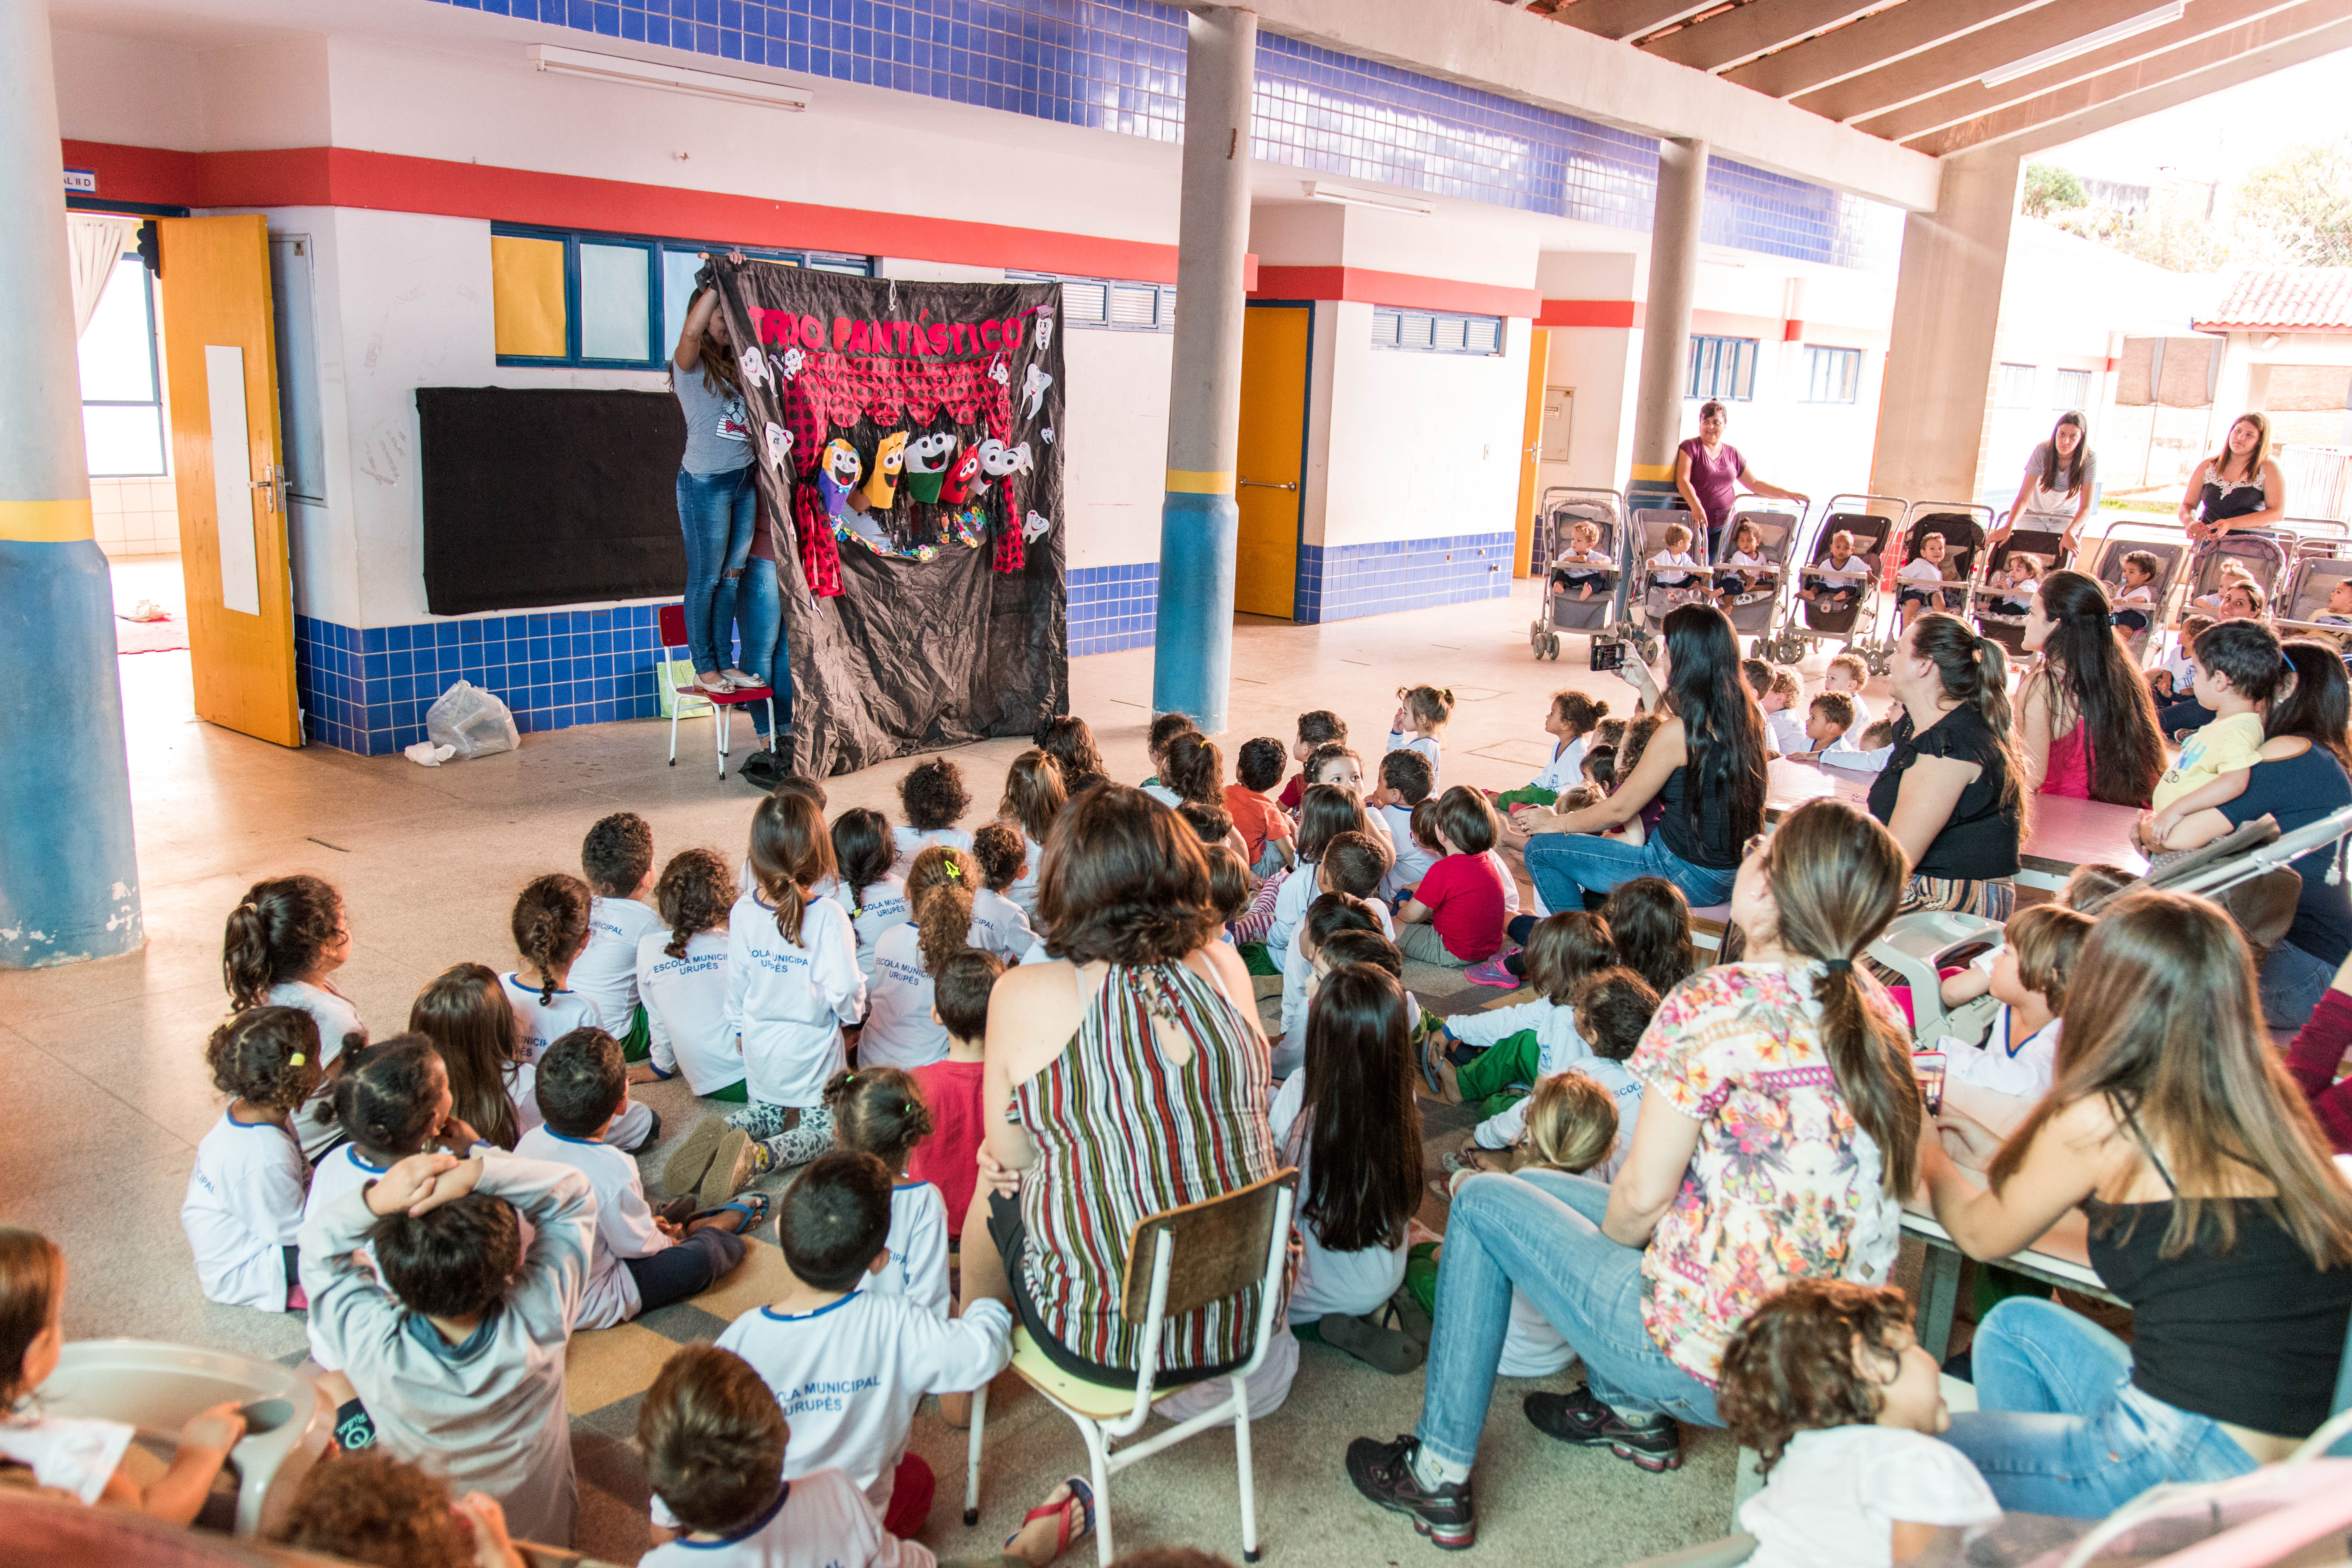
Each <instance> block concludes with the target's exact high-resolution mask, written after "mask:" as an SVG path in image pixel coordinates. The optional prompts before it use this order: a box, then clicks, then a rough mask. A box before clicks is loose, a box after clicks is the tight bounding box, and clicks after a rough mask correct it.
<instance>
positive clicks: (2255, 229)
mask: <svg viewBox="0 0 2352 1568" xmlns="http://www.w3.org/2000/svg"><path fill="white" fill-rule="evenodd" d="M2206 189H2208V187H2203V186H2199V185H2195V184H2189V185H2187V186H2185V187H2173V188H2171V189H2169V190H2168V189H2167V188H2166V187H2163V186H2159V187H2158V191H2157V193H2156V200H2155V202H2154V204H2153V205H2151V206H2150V207H2149V209H2148V210H2147V211H2145V212H2137V213H2133V212H2126V211H2123V210H2120V209H2118V208H2116V207H2111V206H2107V205H2104V204H2100V203H2095V202H2093V201H2091V199H2090V197H2089V194H2088V192H2087V191H2086V190H2085V189H2084V185H2083V183H2082V181H2081V180H2079V179H2077V178H2076V177H2075V176H2074V174H2073V173H2072V172H2071V171H2069V170H2067V169H2064V168H2062V167H2060V166H2059V165H2057V164H2054V163H2030V164H2028V165H2027V166H2026V170H2025V185H2024V192H2023V195H2022V199H2021V203H2020V208H2021V211H2022V212H2024V213H2025V214H2026V215H2027V216H2030V217H2036V218H2040V219H2042V220H2043V221H2044V222H2047V223H2050V224H2053V225H2054V226H2057V227H2059V228H2062V229H2064V230H2065V231H2067V232H2068V233H2070V234H2076V235H2080V236H2082V237H2084V238H2085V239H2089V240H2095V241H2096V242H2097V243H2099V244H2101V245H2105V246H2108V247H2113V248H2114V249H2116V250H2120V251H2122V252H2123V253H2124V254H2125V255H2126V256H2132V257H2137V258H2139V259H2140V260H2142V261H2146V262H2147V263H2149V264H2150V265H2152V266H2156V267H2161V268H2165V269H2166V270H2168V271H2172V272H2210V271H2214V270H2216V269H2218V268H2222V267H2227V266H2231V265H2236V266H2241V267H2352V134H2347V135H2343V136H2338V137H2337V138H2336V139H2335V140H2333V141H2327V142H2304V143H2301V144H2299V145H2297V146H2294V147H2290V148H2289V149H2287V150H2286V151H2285V152H2284V153H2281V154H2279V156H2277V157H2276V158H2273V159H2272V160H2271V161H2270V162H2269V163H2263V164H2262V165H2260V166H2259V167H2256V168H2254V169H2252V170H2250V171H2248V173H2247V174H2246V176H2245V178H2244V179H2242V180H2241V181H2239V182H2238V184H2236V185H2234V186H2233V187H2231V189H2230V190H2228V191H2227V192H2226V193H2224V194H2223V198H2222V200H2221V201H2220V202H2218V203H2211V202H2209V201H2208V199H2206V198H2205V197H2203V196H2201V195H2198V194H2197V193H2199V192H2201V191H2204V190H2206ZM2209 205H2210V206H2218V207H2219V208H2220V216H2219V218H2218V220H2217V218H2216V217H2214V216H2210V214H2209V212H2208V211H2207V210H2206V209H2207V208H2208V206H2209Z"/></svg>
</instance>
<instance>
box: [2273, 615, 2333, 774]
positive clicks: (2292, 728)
mask: <svg viewBox="0 0 2352 1568" xmlns="http://www.w3.org/2000/svg"><path fill="white" fill-rule="evenodd" d="M2279 652H2280V653H2281V654H2282V655H2283V656H2284V658H2285V659H2286V661H2287V662H2288V663H2290V664H2292V665H2294V689H2293V690H2291V691H2289V692H2288V693H2287V694H2286V695H2285V696H2284V697H2278V698H2274V699H2273V700H2272V702H2271V716H2270V722H2269V723H2268V724H2267V725H2266V726H2265V727H2264V739H2275V738H2276V737H2278V736H2281V735H2300V736H2302V737H2303V738H2304V739H2305V740H2306V741H2309V742H2311V743H2312V744H2313V745H2315V746H2317V747H2319V748H2320V749H2321V750H2323V751H2325V752H2326V753H2327V754H2328V755H2329V756H2331V757H2334V758H2335V759H2336V762H2338V763H2341V764H2342V765H2343V766H2344V768H2345V770H2346V771H2347V773H2352V749H2347V739H2352V737H2347V734H2346V730H2347V726H2348V725H2352V681H2347V677H2346V674H2345V670H2344V656H2343V654H2342V653H2340V652H2338V651H2337V650H2336V648H2334V647H2329V646H2328V645H2327V644H2326V643H2322V642H2313V641H2310V640H2308V639H2305V638H2297V639H2296V640H2295V641H2294V642H2291V643H2288V644H2286V645H2284V647H2281V648H2280V650H2279Z"/></svg>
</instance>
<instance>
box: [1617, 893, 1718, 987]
mask: <svg viewBox="0 0 2352 1568" xmlns="http://www.w3.org/2000/svg"><path fill="white" fill-rule="evenodd" d="M1601 919H1602V920H1604V921H1607V922H1608V923H1609V935H1610V937H1611V938H1612V940H1613V941H1614V942H1616V944H1617V959H1618V962H1619V963H1622V964H1624V965H1625V966H1626V967H1627V968H1629V969H1631V970H1633V973H1636V974H1639V975H1640V976H1641V977H1642V978H1643V979H1644V980H1646V981H1648V982H1649V983H1650V989H1651V990H1653V991H1655V992H1656V993H1657V994H1659V995H1661V996H1664V994H1666V993H1667V992H1669V991H1672V990H1673V989H1674V988H1675V986H1677V985H1679V984H1682V983H1683V982H1684V981H1685V980H1687V979H1689V978H1690V977H1691V976H1692V975H1694V974H1696V973H1698V969H1699V962H1698V944H1697V943H1696V942H1692V941H1691V912H1690V900H1688V899H1685V897H1683V890H1682V889H1680V888H1677V887H1675V885H1674V884H1673V883H1672V882H1669V881H1667V880H1666V879H1664V877H1636V878H1634V879H1633V880H1632V881H1630V882H1620V883H1618V884H1617V886H1616V888H1615V889H1613V890H1612V891H1611V893H1610V895H1609V897H1608V898H1607V899H1606V900H1603V901H1602V903H1601Z"/></svg>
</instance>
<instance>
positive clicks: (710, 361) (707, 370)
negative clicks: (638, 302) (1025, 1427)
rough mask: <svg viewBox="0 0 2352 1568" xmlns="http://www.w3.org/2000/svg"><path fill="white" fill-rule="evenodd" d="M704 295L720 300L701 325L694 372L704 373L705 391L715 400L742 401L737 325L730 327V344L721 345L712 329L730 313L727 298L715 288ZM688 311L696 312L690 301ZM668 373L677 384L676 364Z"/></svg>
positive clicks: (671, 365)
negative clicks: (738, 366) (737, 356)
mask: <svg viewBox="0 0 2352 1568" xmlns="http://www.w3.org/2000/svg"><path fill="white" fill-rule="evenodd" d="M701 292H703V293H706V294H715V295H718V298H717V299H716V300H713V301H712V303H713V306H714V309H713V310H711V312H710V317H709V321H704V322H703V323H702V336H701V337H700V338H698V339H697V340H696V344H697V349H698V353H699V356H700V357H699V358H698V361H697V362H696V366H695V368H696V369H697V370H699V371H700V372H701V373H702V390H703V391H705V392H707V393H709V394H710V395H712V396H713V397H718V396H720V395H725V396H728V397H740V396H742V395H743V379H742V373H741V372H740V371H738V370H737V369H736V368H735V344H734V342H732V340H733V338H734V335H735V323H734V322H732V321H730V322H728V323H727V335H728V338H729V340H730V341H729V342H719V333H718V332H717V331H715V330H714V328H713V326H712V323H713V322H715V321H718V320H719V318H720V317H722V316H724V315H725V314H726V313H727V296H726V295H724V294H719V290H718V289H717V287H716V286H713V287H712V288H709V289H703V290H702V291H701ZM686 308H687V309H688V310H692V309H694V302H693V301H692V300H688V302H687V307H686ZM669 373H670V378H671V379H672V380H673V381H675V380H676V379H677V363H676V362H675V361H673V362H672V363H671V364H670V367H669ZM689 374H690V373H689Z"/></svg>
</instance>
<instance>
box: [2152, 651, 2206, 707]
mask: <svg viewBox="0 0 2352 1568" xmlns="http://www.w3.org/2000/svg"><path fill="white" fill-rule="evenodd" d="M2158 668H2160V669H2162V670H2163V671H2164V672H2165V673H2166V674H2167V675H2169V676H2171V677H2172V695H2173V696H2174V697H2176V698H2180V697H2186V696H2188V695H2189V694H2190V693H2191V692H2193V691H2195V690H2196V689H2197V664H2196V661H2195V660H2194V659H2192V658H2189V648H2188V647H2187V644H2186V642H2185V640H2183V639H2176V640H2175V641H2174V643H2173V645H2172V651H2171V652H2169V653H2168V654H2166V655H2165V656H2164V658H2163V659H2162V660H2161V661H2160V662H2159V663H2158Z"/></svg>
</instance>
